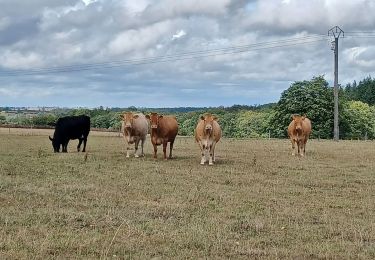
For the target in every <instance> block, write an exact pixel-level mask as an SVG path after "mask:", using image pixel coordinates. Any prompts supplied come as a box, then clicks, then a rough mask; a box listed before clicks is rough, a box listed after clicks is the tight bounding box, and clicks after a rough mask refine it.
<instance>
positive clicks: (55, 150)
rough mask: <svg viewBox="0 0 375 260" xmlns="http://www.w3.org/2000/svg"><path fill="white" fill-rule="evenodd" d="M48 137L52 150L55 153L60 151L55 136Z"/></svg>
mask: <svg viewBox="0 0 375 260" xmlns="http://www.w3.org/2000/svg"><path fill="white" fill-rule="evenodd" d="M48 137H49V140H51V142H52V147H53V151H54V152H55V153H59V152H60V143H59V142H58V141H57V140H56V138H51V137H50V136H48Z"/></svg>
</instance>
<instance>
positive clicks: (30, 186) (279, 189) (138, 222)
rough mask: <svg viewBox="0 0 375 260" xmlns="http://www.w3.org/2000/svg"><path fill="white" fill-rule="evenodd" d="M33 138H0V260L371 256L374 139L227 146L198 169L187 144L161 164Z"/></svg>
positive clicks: (97, 144) (93, 146) (100, 142)
mask: <svg viewBox="0 0 375 260" xmlns="http://www.w3.org/2000/svg"><path fill="white" fill-rule="evenodd" d="M25 131H28V132H25ZM30 133H32V132H30V130H19V131H18V132H17V131H16V132H12V131H11V133H10V134H9V132H8V130H6V131H2V132H0V210H1V213H0V259H31V258H37V259H46V258H50V259H52V258H53V259H55V258H59V259H67V258H86V259H87V258H89V259H92V258H94V259H95V258H114V259H115V258H120V259H123V258H146V259H147V258H154V257H156V258H160V259H165V258H179V259H180V258H192V259H196V258H211V259H221V258H235V259H237V258H243V259H249V258H250V259H254V258H269V259H275V258H288V259H290V258H294V259H303V258H307V259H321V258H324V259H325V258H328V259H332V258H336V259H352V258H361V259H374V258H375V143H374V142H371V141H368V142H359V141H340V142H339V143H336V142H333V141H318V140H310V141H309V142H308V144H307V148H306V152H307V157H305V158H299V157H292V156H291V151H290V142H289V141H288V140H234V139H223V140H222V141H220V143H219V144H218V145H217V155H218V158H217V164H215V165H214V166H208V165H204V166H201V165H200V164H199V163H200V152H199V148H198V145H197V144H196V143H194V140H193V138H182V137H180V138H178V139H177V140H176V143H175V150H174V155H175V159H173V160H169V161H164V160H162V159H161V158H162V153H161V148H159V151H158V156H159V158H158V160H154V159H152V147H151V144H150V140H149V138H148V139H147V145H146V148H145V152H146V157H145V158H130V159H126V158H125V153H124V151H125V150H124V141H123V139H122V138H120V137H116V136H115V135H116V134H113V135H108V136H104V135H103V134H102V135H95V134H94V133H92V134H91V136H90V137H89V141H88V151H89V152H88V156H87V160H86V161H85V156H84V154H83V153H77V152H75V147H76V145H77V141H71V143H70V144H69V147H68V151H69V153H68V154H61V153H60V154H54V153H53V152H52V146H51V144H50V141H49V140H48V138H47V134H48V133H50V131H47V132H38V133H37V134H35V135H34V134H30Z"/></svg>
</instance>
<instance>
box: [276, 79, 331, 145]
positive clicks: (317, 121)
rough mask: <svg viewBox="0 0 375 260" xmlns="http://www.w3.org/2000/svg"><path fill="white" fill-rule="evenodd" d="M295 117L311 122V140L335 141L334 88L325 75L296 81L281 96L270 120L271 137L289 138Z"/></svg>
mask: <svg viewBox="0 0 375 260" xmlns="http://www.w3.org/2000/svg"><path fill="white" fill-rule="evenodd" d="M293 114H300V115H306V116H307V117H308V118H310V120H311V122H312V128H313V131H312V137H315V138H317V137H319V138H332V131H333V89H332V88H331V87H329V86H328V82H327V81H326V80H325V79H324V77H323V76H318V77H314V78H312V79H311V80H310V81H307V80H305V81H298V82H294V83H293V84H292V85H291V86H290V87H289V88H288V89H287V90H285V91H284V92H283V93H282V94H281V98H280V100H279V102H278V103H277V105H276V107H275V112H274V115H273V119H272V121H271V126H270V128H271V136H272V137H286V136H287V131H286V129H287V127H288V125H289V123H290V122H291V116H292V115H293Z"/></svg>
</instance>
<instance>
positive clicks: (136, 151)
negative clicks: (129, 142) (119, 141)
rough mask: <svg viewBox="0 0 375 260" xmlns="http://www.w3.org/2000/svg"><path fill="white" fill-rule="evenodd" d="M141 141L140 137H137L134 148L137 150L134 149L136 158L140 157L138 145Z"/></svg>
mask: <svg viewBox="0 0 375 260" xmlns="http://www.w3.org/2000/svg"><path fill="white" fill-rule="evenodd" d="M139 141H140V139H139V138H137V139H136V140H135V144H134V149H135V151H134V157H135V158H138V157H139V155H138V145H139Z"/></svg>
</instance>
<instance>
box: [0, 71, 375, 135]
mask: <svg viewBox="0 0 375 260" xmlns="http://www.w3.org/2000/svg"><path fill="white" fill-rule="evenodd" d="M339 99H340V105H339V106H340V108H339V109H340V118H339V124H340V138H341V139H374V138H375V79H372V78H371V77H370V76H369V77H366V78H365V79H363V80H361V81H359V82H358V83H357V82H356V81H354V82H353V83H350V84H347V85H346V86H345V87H341V88H340V94H339ZM0 110H2V111H6V110H9V108H8V109H7V108H5V107H3V108H0ZM125 111H133V112H142V113H144V114H147V113H150V112H158V113H160V114H168V115H175V116H176V117H177V120H178V123H179V134H180V135H184V136H191V135H193V133H194V129H195V126H196V124H197V122H198V119H199V117H200V116H201V115H203V114H204V113H212V114H215V115H217V116H218V118H219V123H220V125H221V127H222V129H223V134H224V136H226V137H235V138H269V137H271V138H284V137H286V136H287V133H286V129H287V126H288V124H289V122H290V121H291V115H293V114H301V115H302V114H304V115H306V116H307V117H309V118H310V119H311V121H312V124H313V132H312V138H323V139H331V138H332V136H333V88H332V87H330V86H329V85H328V82H327V81H326V80H325V79H324V77H323V76H317V77H314V78H312V79H311V80H305V81H297V82H294V83H292V84H291V86H290V87H289V88H288V89H287V90H285V91H284V92H283V93H282V94H281V97H280V100H279V101H278V102H277V103H271V104H264V105H255V106H247V105H234V106H231V107H178V108H137V107H128V108H103V107H99V108H95V109H86V108H79V109H61V108H59V109H54V110H51V111H48V112H41V113H39V114H37V115H34V116H32V117H30V116H28V115H26V114H23V113H20V114H16V115H15V116H11V117H10V116H6V115H3V114H2V115H0V124H3V125H4V124H5V125H9V124H10V125H21V126H30V127H33V126H35V127H36V126H40V127H43V126H50V127H52V126H54V124H55V122H56V120H57V119H58V118H59V117H62V116H67V115H81V114H85V115H88V116H90V117H91V124H92V127H94V128H104V129H113V130H118V129H119V128H120V125H121V118H120V115H121V113H123V112H125Z"/></svg>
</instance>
